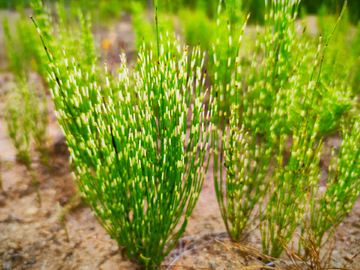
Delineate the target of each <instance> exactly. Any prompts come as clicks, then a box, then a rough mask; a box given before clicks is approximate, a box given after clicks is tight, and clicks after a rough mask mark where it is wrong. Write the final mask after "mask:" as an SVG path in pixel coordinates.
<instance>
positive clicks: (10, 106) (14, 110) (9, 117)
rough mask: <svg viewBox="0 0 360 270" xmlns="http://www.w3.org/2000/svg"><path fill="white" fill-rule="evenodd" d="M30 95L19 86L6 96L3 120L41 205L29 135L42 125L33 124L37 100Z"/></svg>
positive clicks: (23, 87) (26, 89)
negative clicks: (35, 101) (28, 173)
mask: <svg viewBox="0 0 360 270" xmlns="http://www.w3.org/2000/svg"><path fill="white" fill-rule="evenodd" d="M31 95H34V92H31V91H29V89H28V88H27V85H21V87H17V88H15V89H14V90H13V91H12V92H11V94H10V95H9V96H8V102H7V104H6V108H5V119H6V122H7V126H8V132H9V136H10V138H11V140H12V141H13V144H14V146H15V148H16V157H17V159H18V161H19V162H21V163H22V164H24V165H25V166H26V168H27V169H28V170H29V172H30V175H31V178H32V181H33V184H34V187H35V189H36V194H37V199H38V202H39V204H40V205H41V197H40V191H39V183H38V181H37V178H36V174H35V171H34V167H33V164H32V159H31V155H30V147H31V139H33V138H32V136H31V135H32V129H34V125H37V124H40V125H42V124H43V123H42V122H40V123H37V122H35V123H34V120H35V121H36V119H32V116H33V110H34V104H33V102H34V100H37V96H35V97H34V96H31ZM41 120H42V119H41ZM34 139H37V138H34ZM41 143H42V144H44V143H45V142H44V141H41V142H39V144H41Z"/></svg>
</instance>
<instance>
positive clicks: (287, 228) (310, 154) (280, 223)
mask: <svg viewBox="0 0 360 270" xmlns="http://www.w3.org/2000/svg"><path fill="white" fill-rule="evenodd" d="M318 128H319V117H318V116H314V115H310V116H307V118H306V119H305V121H304V122H302V123H301V124H300V126H299V127H296V129H295V132H294V134H293V137H292V140H293V142H292V146H291V149H290V157H289V159H288V160H287V161H285V162H286V165H285V167H283V164H284V157H283V150H284V145H285V140H286V139H287V138H286V137H287V136H282V137H281V139H280V149H279V152H278V157H277V163H278V164H277V166H276V169H275V173H274V174H273V175H272V177H271V181H270V182H271V183H272V188H271V196H270V200H269V202H268V203H267V207H266V210H265V213H264V214H263V216H262V218H261V220H260V231H261V238H262V246H263V251H264V253H265V254H267V255H270V256H271V257H275V258H277V257H279V256H280V255H281V253H282V251H283V249H284V247H283V245H282V243H281V239H282V240H283V241H284V242H285V243H288V242H289V241H290V240H291V238H292V235H293V232H294V231H295V229H296V227H297V226H298V225H299V221H300V218H301V217H302V215H303V213H304V207H305V204H306V201H307V199H308V197H309V193H310V190H311V189H312V187H314V186H315V184H316V183H317V179H318V176H319V174H320V172H319V171H320V170H319V166H318V164H319V161H320V153H321V149H322V143H321V142H320V143H318V142H316V133H317V131H318Z"/></svg>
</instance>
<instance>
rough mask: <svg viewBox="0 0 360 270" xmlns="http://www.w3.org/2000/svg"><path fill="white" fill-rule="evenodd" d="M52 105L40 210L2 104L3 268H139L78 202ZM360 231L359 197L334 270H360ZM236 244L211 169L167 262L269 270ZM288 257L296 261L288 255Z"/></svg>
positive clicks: (125, 29) (256, 244)
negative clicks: (244, 254)
mask: <svg viewBox="0 0 360 270" xmlns="http://www.w3.org/2000/svg"><path fill="white" fill-rule="evenodd" d="M126 20H127V21H126ZM126 20H125V22H122V24H120V25H119V26H118V27H117V28H115V29H113V30H112V31H110V33H108V34H107V35H102V36H101V39H102V40H110V44H111V46H113V47H114V48H115V49H116V50H117V51H118V49H119V46H121V45H122V44H125V46H126V47H127V48H132V47H133V44H134V43H133V41H132V42H129V41H128V40H129V36H128V35H130V36H131V35H132V38H130V40H133V34H132V31H131V24H130V22H131V20H129V19H128V18H127V19H126ZM125 40H127V43H125V42H124V41H125ZM109 50H110V49H109ZM130 51H131V49H130ZM114 55H115V54H114V53H113V51H109V57H111V58H112V57H113V56H114ZM114 59H115V58H114ZM34 80H35V81H36V77H35V78H34ZM11 84H12V76H11V75H9V74H5V73H3V74H0V92H2V93H4V92H6V91H8V88H9V87H11ZM48 101H49V102H48V104H49V111H50V112H51V114H50V119H49V122H50V123H49V134H50V141H49V142H47V143H48V145H49V147H50V148H51V151H52V155H51V164H52V169H51V170H49V169H48V168H46V167H44V166H43V165H41V164H40V163H39V162H38V160H37V157H36V156H34V157H33V158H34V166H35V170H36V175H37V177H38V180H39V182H40V194H41V198H42V205H41V207H40V206H39V204H38V202H37V200H36V193H35V189H34V187H33V185H32V182H31V178H30V175H29V173H28V172H27V170H26V169H25V167H24V166H23V165H21V164H18V163H17V162H16V160H15V155H16V152H15V149H14V147H13V145H12V143H11V141H10V139H9V138H8V133H7V127H6V122H5V119H4V117H3V114H2V112H3V108H4V103H5V98H4V97H2V98H1V100H0V156H1V160H2V163H1V165H2V166H1V177H2V181H3V191H2V192H1V193H0V268H1V267H2V268H3V269H6V270H8V269H41V270H45V269H49V270H50V269H54V270H55V269H102V270H117V269H119V270H120V269H124V270H127V269H128V270H130V269H137V266H136V265H135V264H133V263H131V262H129V261H128V260H127V259H126V258H125V257H122V256H121V255H120V250H119V247H118V245H117V243H116V242H115V241H114V240H113V239H110V237H109V235H108V234H107V233H106V231H105V230H104V229H103V228H102V227H101V226H100V225H99V224H98V222H97V221H96V219H95V218H94V216H93V214H92V212H91V211H90V209H89V208H88V207H87V205H86V204H84V203H83V201H82V200H81V198H77V196H76V194H77V187H76V184H75V182H74V180H73V179H72V177H71V175H70V169H69V165H68V157H67V151H66V146H65V145H64V144H63V143H62V141H61V131H60V128H59V126H58V123H57V121H56V118H55V116H54V114H53V113H52V110H51V109H52V101H51V99H50V97H49V98H48ZM58 202H59V204H60V206H61V209H62V211H64V209H66V210H67V212H66V213H65V217H64V223H65V225H66V230H65V227H64V226H63V224H62V223H61V220H60V218H59V216H60V214H59V212H58V210H57V207H56V206H57V203H58ZM359 231H360V200H358V201H357V202H356V204H355V206H354V208H353V210H352V211H351V213H350V214H349V215H348V217H347V218H346V219H345V220H344V221H343V223H342V224H341V225H340V226H339V227H338V228H337V229H336V233H335V237H336V242H335V249H334V251H333V253H332V255H333V256H332V264H333V265H334V267H343V266H345V265H346V264H347V267H348V268H353V269H360V261H359V260H357V258H355V259H354V260H352V258H353V256H354V255H356V254H357V253H358V252H360V234H359ZM222 242H224V243H225V245H226V246H225V245H224V244H223V243H222ZM242 244H244V245H246V247H251V248H256V249H259V250H261V241H260V238H259V231H258V230H254V231H253V232H252V233H250V234H249V237H248V238H247V239H246V240H245V241H244V242H243V243H242ZM232 246H233V244H232V243H231V242H230V241H229V238H228V236H227V233H226V230H225V226H224V223H223V221H222V218H221V215H220V211H219V207H218V203H217V200H216V196H215V190H214V184H213V175H212V165H211V164H210V168H209V171H208V174H207V176H206V179H205V182H204V186H203V189H202V192H201V194H200V197H199V201H198V203H197V205H196V207H195V209H194V211H193V213H192V215H191V217H190V219H189V222H188V226H187V228H186V231H185V233H184V235H183V237H182V238H181V239H180V241H179V244H178V245H177V247H176V248H175V249H174V250H173V251H172V252H171V254H170V255H169V256H168V257H167V258H166V259H165V261H164V262H163V266H164V267H163V269H240V268H241V267H242V266H243V265H242V264H244V265H245V264H247V265H252V266H253V267H248V268H246V269H267V268H260V267H259V266H261V265H264V263H263V262H262V261H260V260H258V257H257V256H255V255H254V256H247V257H246V258H245V260H244V258H243V257H242V256H240V255H241V253H240V252H239V251H238V250H237V248H233V247H232ZM324 251H325V250H324ZM281 259H282V260H284V261H287V262H288V261H289V259H288V258H287V257H286V256H285V255H283V257H281ZM239 261H240V262H241V263H240V262H239ZM256 265H257V266H258V267H256Z"/></svg>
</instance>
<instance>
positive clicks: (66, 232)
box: [56, 202, 70, 242]
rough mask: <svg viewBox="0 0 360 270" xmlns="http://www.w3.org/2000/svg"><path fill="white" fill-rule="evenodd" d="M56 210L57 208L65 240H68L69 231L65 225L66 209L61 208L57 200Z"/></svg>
mask: <svg viewBox="0 0 360 270" xmlns="http://www.w3.org/2000/svg"><path fill="white" fill-rule="evenodd" d="M56 210H57V212H58V214H59V219H60V223H61V226H62V227H63V228H64V231H65V235H66V240H67V241H68V242H70V238H69V233H68V230H67V227H66V222H65V215H66V211H65V210H62V209H61V206H60V203H59V202H57V203H56Z"/></svg>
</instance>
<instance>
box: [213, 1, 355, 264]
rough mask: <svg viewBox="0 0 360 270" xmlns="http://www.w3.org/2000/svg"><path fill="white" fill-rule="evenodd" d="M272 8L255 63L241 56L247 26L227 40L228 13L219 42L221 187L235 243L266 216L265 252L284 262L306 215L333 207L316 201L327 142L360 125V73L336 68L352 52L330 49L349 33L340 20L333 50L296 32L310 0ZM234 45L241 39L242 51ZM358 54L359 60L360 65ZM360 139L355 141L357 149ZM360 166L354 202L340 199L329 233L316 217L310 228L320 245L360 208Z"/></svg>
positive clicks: (217, 157) (217, 175)
mask: <svg viewBox="0 0 360 270" xmlns="http://www.w3.org/2000/svg"><path fill="white" fill-rule="evenodd" d="M265 3H266V5H265V9H266V13H265V33H264V36H263V37H262V35H260V31H258V33H257V38H256V42H255V48H254V49H253V52H252V56H251V58H250V59H251V62H250V65H248V64H247V63H246V60H245V59H244V58H243V59H242V55H241V50H240V45H241V43H242V42H243V32H244V29H245V25H246V23H245V25H244V26H243V28H242V30H241V32H240V35H237V34H236V35H237V36H238V38H237V39H235V38H234V36H236V35H235V34H234V32H235V33H236V31H234V32H232V26H231V24H228V31H227V38H223V37H221V36H220V34H221V32H225V31H224V30H221V29H222V28H223V26H222V21H223V19H222V15H221V12H220V9H221V3H220V5H219V12H218V14H219V15H218V23H217V28H218V37H217V42H216V44H215V45H214V50H213V56H214V92H213V96H217V97H218V99H217V103H216V105H217V106H216V116H215V119H216V122H215V124H216V125H215V126H216V129H215V130H214V133H213V137H214V138H215V139H214V141H213V147H214V181H215V189H216V195H217V199H218V202H219V206H220V211H221V214H222V217H223V219H224V222H225V225H226V228H227V231H228V233H229V235H230V236H231V238H232V239H233V240H236V241H238V240H240V239H241V238H242V237H243V236H244V232H246V231H248V230H249V228H250V226H251V225H252V220H251V215H257V214H258V215H260V231H261V235H262V245H263V251H264V252H265V253H266V254H268V255H271V256H272V257H278V256H280V254H281V253H282V251H283V249H284V245H283V244H284V243H285V244H286V243H288V242H289V241H290V240H291V239H292V237H293V233H294V231H295V229H296V228H297V227H298V226H299V224H300V220H301V218H302V217H303V216H304V214H305V213H307V212H310V215H311V216H312V217H316V216H317V215H320V214H318V212H319V211H323V210H319V209H317V207H319V208H320V209H324V207H323V206H321V204H324V202H323V201H324V199H323V198H325V197H321V196H320V197H319V196H318V194H317V193H314V192H315V190H316V189H317V186H318V184H319V177H320V172H321V170H320V166H319V163H320V157H321V156H320V154H321V150H322V146H323V144H322V139H323V138H324V136H326V135H328V134H329V133H333V132H337V131H339V130H341V129H342V130H343V129H344V127H342V123H344V122H345V121H352V119H353V118H354V112H353V108H354V106H355V100H354V94H353V89H352V87H351V86H350V87H349V86H348V85H346V80H350V81H351V80H352V76H349V75H347V74H346V72H348V71H349V70H351V68H352V67H354V66H355V67H356V65H355V61H353V60H351V62H350V63H348V64H344V65H343V66H340V67H337V66H335V67H334V66H333V65H334V63H335V64H337V63H340V59H341V57H340V56H339V58H338V55H337V54H336V52H335V50H337V51H339V50H340V48H341V50H343V47H341V46H343V45H344V44H343V43H338V45H337V47H336V49H333V48H330V49H329V50H328V48H329V43H330V39H331V38H332V37H333V36H334V33H335V30H336V28H337V27H344V26H342V25H341V24H340V19H339V20H338V21H337V22H336V21H334V24H332V28H333V29H332V30H331V31H328V36H329V38H328V39H327V40H326V42H325V44H324V45H323V44H322V37H321V36H320V38H319V43H318V46H316V45H315V44H313V42H310V40H309V38H308V37H307V36H306V35H305V34H304V33H303V34H302V35H301V36H299V34H298V31H297V30H296V29H295V20H296V18H297V12H298V9H299V3H300V1H282V2H277V1H269V2H267V1H266V2H265ZM344 10H345V9H343V12H342V13H341V16H340V18H341V17H342V15H343V14H344ZM247 20H248V19H247ZM247 20H246V22H247ZM334 25H335V28H334ZM345 29H346V27H345ZM233 40H238V43H237V44H236V46H237V47H236V48H235V49H234V48H233V47H234V45H233ZM314 45H315V46H314ZM234 51H235V53H234ZM246 52H248V50H247V49H246ZM247 54H250V53H249V52H248V53H247ZM218 55H222V56H221V57H219V56H218ZM314 55H315V57H314ZM328 55H329V56H330V57H328ZM355 55H356V54H354V55H350V54H349V57H351V59H355V57H358V56H357V55H356V56H355ZM325 57H326V58H325ZM325 59H327V62H325ZM356 138H357V137H356V135H354V137H353V141H352V145H354V142H355V141H356ZM289 143H290V145H289ZM347 150H348V151H350V148H347ZM352 155H357V149H353V152H352ZM356 166H357V165H354V167H351V168H349V169H348V171H349V172H348V174H351V173H353V177H354V178H353V179H351V180H353V181H354V182H353V186H352V187H353V190H352V192H351V194H350V193H349V194H348V193H346V194H347V195H344V196H342V198H341V199H338V198H336V200H335V201H336V203H335V204H336V205H335V206H334V209H336V210H332V211H334V213H333V214H330V213H329V214H328V215H327V214H326V213H324V214H321V215H320V216H321V217H319V219H321V220H322V221H321V222H322V223H321V225H319V224H320V221H318V219H315V218H314V222H315V223H316V222H317V223H316V224H315V223H314V226H313V225H311V226H309V228H311V230H313V231H314V235H315V237H316V241H317V247H320V245H321V244H322V239H323V238H324V235H326V233H327V232H328V231H329V230H330V229H332V228H335V227H336V226H337V225H338V224H339V222H341V221H342V220H343V218H344V217H345V216H346V214H347V213H348V211H349V209H351V207H352V205H353V200H354V199H353V198H356V196H357V192H358V191H359V190H360V188H359V187H358V180H357V181H355V178H356V179H357V178H358V177H359V175H360V173H359V172H357V169H355V168H356ZM344 170H346V169H344ZM344 181H345V180H344ZM349 181H350V180H349ZM335 182H336V181H335ZM332 183H334V180H333V179H332V178H331V177H329V178H328V189H329V191H327V192H335V190H336V189H338V192H340V190H341V189H340V188H339V187H337V186H336V185H334V184H332ZM332 185H334V187H332ZM348 186H349V184H348V185H347V186H346V187H348ZM346 187H345V188H344V190H345V189H346ZM341 192H343V191H341ZM346 192H349V190H347V191H346ZM327 194H328V193H327ZM329 194H330V193H329ZM309 200H310V201H311V202H312V208H311V209H309V208H308V201H309ZM327 200H328V201H329V199H327ZM257 205H258V206H259V207H260V208H259V211H257V210H256V208H257V207H256V206H257ZM338 205H346V207H339V206H338ZM326 215H327V216H326ZM323 217H324V218H323ZM327 218H329V219H327ZM310 220H311V221H312V218H311V219H310ZM329 220H331V221H333V222H330V221H329ZM319 226H322V227H321V229H320V228H319ZM302 233H303V234H305V233H306V230H305V229H303V231H302ZM304 236H305V235H304ZM300 249H301V247H300ZM299 252H300V250H299Z"/></svg>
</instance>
